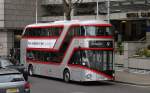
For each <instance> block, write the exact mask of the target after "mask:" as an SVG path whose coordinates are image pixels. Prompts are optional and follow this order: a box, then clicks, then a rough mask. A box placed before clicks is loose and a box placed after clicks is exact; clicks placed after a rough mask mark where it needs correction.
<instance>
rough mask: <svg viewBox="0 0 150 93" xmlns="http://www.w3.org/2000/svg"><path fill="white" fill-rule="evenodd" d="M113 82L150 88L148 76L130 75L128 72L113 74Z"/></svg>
mask: <svg viewBox="0 0 150 93" xmlns="http://www.w3.org/2000/svg"><path fill="white" fill-rule="evenodd" d="M115 81H116V82H120V83H127V84H134V85H142V86H150V74H140V73H131V72H129V71H128V70H121V71H116V72H115Z"/></svg>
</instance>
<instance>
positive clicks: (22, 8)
mask: <svg viewBox="0 0 150 93" xmlns="http://www.w3.org/2000/svg"><path fill="white" fill-rule="evenodd" d="M33 22H35V0H0V56H8V55H9V53H10V49H11V48H19V41H18V40H16V37H17V35H21V33H22V31H23V28H24V26H25V25H27V24H30V23H33Z"/></svg>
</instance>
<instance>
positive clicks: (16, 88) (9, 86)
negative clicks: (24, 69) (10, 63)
mask: <svg viewBox="0 0 150 93" xmlns="http://www.w3.org/2000/svg"><path fill="white" fill-rule="evenodd" d="M0 93H30V83H29V82H27V81H25V79H24V77H23V75H22V73H20V72H19V71H17V70H15V69H10V68H2V67H0Z"/></svg>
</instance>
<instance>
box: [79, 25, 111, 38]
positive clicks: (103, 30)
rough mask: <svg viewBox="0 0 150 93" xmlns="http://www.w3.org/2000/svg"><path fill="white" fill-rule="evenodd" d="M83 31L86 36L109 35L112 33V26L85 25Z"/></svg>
mask: <svg viewBox="0 0 150 93" xmlns="http://www.w3.org/2000/svg"><path fill="white" fill-rule="evenodd" d="M81 28H82V30H83V31H82V32H84V35H85V36H108V35H112V32H111V28H110V27H105V26H103V27H101V26H83V27H81Z"/></svg>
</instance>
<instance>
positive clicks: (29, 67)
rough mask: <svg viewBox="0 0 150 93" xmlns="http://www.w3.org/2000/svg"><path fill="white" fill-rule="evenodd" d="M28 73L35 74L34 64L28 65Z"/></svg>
mask: <svg viewBox="0 0 150 93" xmlns="http://www.w3.org/2000/svg"><path fill="white" fill-rule="evenodd" d="M28 75H30V76H33V65H32V64H29V66H28Z"/></svg>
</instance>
